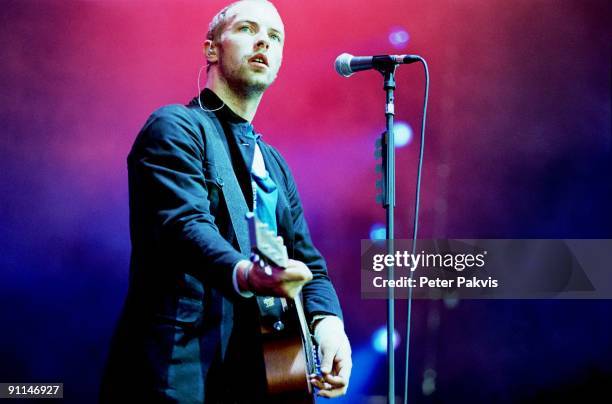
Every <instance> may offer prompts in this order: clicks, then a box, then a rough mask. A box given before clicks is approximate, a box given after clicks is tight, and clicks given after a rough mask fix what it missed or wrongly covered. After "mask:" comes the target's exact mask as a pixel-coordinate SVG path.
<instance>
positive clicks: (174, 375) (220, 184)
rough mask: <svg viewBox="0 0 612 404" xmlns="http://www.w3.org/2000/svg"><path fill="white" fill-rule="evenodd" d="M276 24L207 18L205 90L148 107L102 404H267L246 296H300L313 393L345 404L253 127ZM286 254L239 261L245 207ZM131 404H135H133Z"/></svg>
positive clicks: (270, 68) (272, 71)
mask: <svg viewBox="0 0 612 404" xmlns="http://www.w3.org/2000/svg"><path fill="white" fill-rule="evenodd" d="M284 32H285V30H284V26H283V22H282V20H281V17H280V16H279V14H278V12H277V10H276V8H275V7H274V6H273V5H272V3H270V2H269V1H265V0H242V1H238V2H235V3H232V4H230V5H229V6H227V7H226V8H224V9H223V10H221V11H220V12H219V13H218V14H217V15H216V16H215V17H214V18H213V20H212V21H211V23H210V27H209V30H208V33H207V39H206V41H205V43H204V56H205V58H206V60H207V64H208V67H207V80H206V88H205V89H204V91H202V92H201V93H200V94H199V95H198V96H197V97H196V98H195V99H194V100H192V101H191V103H189V104H188V105H186V106H183V105H169V106H166V107H163V108H160V109H159V110H157V111H155V112H154V113H153V114H152V115H151V117H149V119H148V120H147V122H146V124H145V126H144V127H143V129H142V130H141V132H140V133H139V135H138V137H137V138H136V141H135V142H134V145H133V147H132V150H131V152H130V154H129V156H128V172H129V190H130V232H131V241H132V257H131V264H130V284H129V290H128V296H127V299H126V303H125V307H124V310H123V313H122V316H121V320H120V322H119V326H118V329H117V331H116V334H115V336H114V338H113V343H112V347H111V354H110V357H109V360H108V364H107V368H106V372H105V376H104V380H103V383H102V388H101V395H100V397H101V402H103V403H112V402H126V401H127V402H129V401H134V402H147V403H154V402H178V403H250V402H252V403H259V402H267V401H268V398H267V397H266V394H267V393H266V382H265V372H264V371H262V363H261V347H260V346H258V338H257V330H258V325H257V324H258V323H257V319H258V310H259V308H258V305H257V298H256V297H255V296H277V297H288V298H293V297H295V296H297V294H298V293H299V291H300V290H301V291H302V295H303V302H304V309H305V312H306V316H307V320H308V323H309V325H310V327H311V329H312V330H313V331H314V335H315V339H316V340H317V343H318V344H319V347H320V350H321V354H322V358H321V370H322V374H323V378H318V377H312V379H311V382H312V383H313V385H314V386H316V387H317V388H318V389H319V390H318V391H319V393H318V394H319V395H320V396H323V397H336V396H339V395H343V394H345V392H346V389H347V387H348V382H349V377H350V372H351V366H352V364H351V348H350V345H349V341H348V338H347V336H346V334H345V332H344V326H343V322H342V320H341V318H342V313H341V309H340V304H339V302H338V297H337V296H336V292H335V291H334V288H333V286H332V284H331V282H330V280H329V277H328V276H327V268H326V264H325V261H324V259H323V257H321V255H320V253H319V252H318V251H317V249H316V248H315V247H314V246H313V243H312V241H311V238H310V234H309V231H308V226H307V224H306V220H305V218H304V214H303V210H302V205H301V202H300V198H299V196H298V193H297V189H296V185H295V182H294V179H293V177H292V175H291V173H290V171H289V168H288V166H287V163H286V162H285V160H284V159H283V158H282V157H281V155H280V154H279V152H278V151H276V150H275V149H274V148H272V147H271V146H270V145H268V144H266V143H265V142H264V141H263V140H262V139H261V138H260V136H259V135H258V134H257V133H256V132H255V131H254V129H253V126H252V125H251V121H252V120H253V118H254V117H255V113H256V112H257V107H258V106H259V103H260V101H261V99H262V97H263V94H264V92H265V90H266V89H267V88H268V87H269V86H270V85H271V84H272V83H273V82H274V79H275V78H276V75H277V73H278V71H279V68H280V66H281V61H282V56H283V46H284V42H285V35H284ZM254 201H256V203H255V211H256V214H257V216H258V217H260V218H261V219H262V220H263V221H265V222H266V223H268V225H269V226H270V228H271V229H272V230H276V232H277V234H278V235H279V236H281V237H282V238H283V240H284V243H285V245H286V246H287V250H288V254H289V258H290V260H289V265H288V266H287V268H276V267H272V268H262V266H261V264H260V263H251V261H250V260H249V259H248V254H249V251H250V244H249V241H248V232H247V230H246V222H245V221H244V214H245V213H246V212H248V211H251V210H253V208H254ZM136 400H137V401H136Z"/></svg>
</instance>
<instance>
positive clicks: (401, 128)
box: [393, 121, 412, 148]
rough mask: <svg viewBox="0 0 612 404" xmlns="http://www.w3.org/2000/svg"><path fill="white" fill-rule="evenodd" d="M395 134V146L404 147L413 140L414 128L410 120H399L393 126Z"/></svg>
mask: <svg viewBox="0 0 612 404" xmlns="http://www.w3.org/2000/svg"><path fill="white" fill-rule="evenodd" d="M393 133H394V134H395V147H396V148H398V147H404V146H406V145H407V144H409V143H411V142H412V128H411V127H410V125H409V124H408V122H403V121H397V122H395V125H394V126H393Z"/></svg>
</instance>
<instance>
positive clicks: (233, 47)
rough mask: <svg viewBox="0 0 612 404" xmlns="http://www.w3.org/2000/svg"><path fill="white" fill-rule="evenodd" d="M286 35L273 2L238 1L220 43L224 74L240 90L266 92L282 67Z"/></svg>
mask: <svg viewBox="0 0 612 404" xmlns="http://www.w3.org/2000/svg"><path fill="white" fill-rule="evenodd" d="M284 35H285V30H284V26H283V21H282V20H281V17H280V16H279V15H278V12H277V11H276V8H274V6H273V5H272V4H270V3H267V2H255V1H245V2H241V3H238V4H236V5H235V6H234V7H232V8H231V9H230V10H229V11H228V15H227V20H226V24H225V27H224V29H223V31H222V32H221V34H220V35H219V38H218V40H217V44H216V45H217V47H216V50H217V54H218V69H219V73H220V75H221V76H222V77H223V78H224V79H225V80H226V81H227V83H228V85H229V86H230V87H231V88H232V89H233V90H234V91H236V92H238V93H241V94H246V95H248V94H252V93H257V92H259V93H261V92H263V91H264V90H265V89H266V88H268V87H269V86H270V85H271V84H272V83H273V82H274V79H275V78H276V75H277V74H278V70H279V69H280V66H281V61H282V58H283V44H284V40H285V36H284Z"/></svg>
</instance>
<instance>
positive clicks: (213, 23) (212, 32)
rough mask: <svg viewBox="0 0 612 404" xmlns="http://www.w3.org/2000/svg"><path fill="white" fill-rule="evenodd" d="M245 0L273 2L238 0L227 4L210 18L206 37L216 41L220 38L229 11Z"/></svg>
mask: <svg viewBox="0 0 612 404" xmlns="http://www.w3.org/2000/svg"><path fill="white" fill-rule="evenodd" d="M245 1H258V2H262V3H271V1H269V0H238V1H235V2H233V3H230V4H229V5H227V6H225V7H224V8H223V9H222V10H221V11H219V12H218V13H217V14H216V15H215V16H214V17H213V18H212V20H210V23H209V24H208V32H206V39H209V40H211V41H216V40H217V39H219V35H220V34H221V32H222V31H223V29H224V28H225V24H226V23H227V13H228V11H229V10H231V8H232V7H234V6H235V5H237V4H239V3H242V2H245Z"/></svg>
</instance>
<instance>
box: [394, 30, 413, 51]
mask: <svg viewBox="0 0 612 404" xmlns="http://www.w3.org/2000/svg"><path fill="white" fill-rule="evenodd" d="M408 41H410V34H408V32H407V31H406V30H405V29H403V28H400V27H395V28H392V29H391V32H390V33H389V43H391V45H393V47H394V48H395V49H404V48H405V47H406V45H408Z"/></svg>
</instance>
